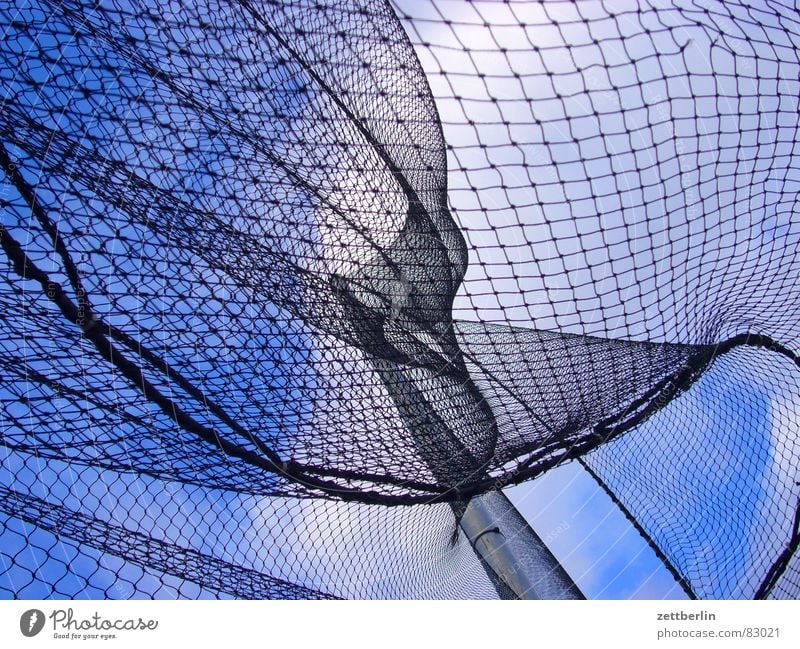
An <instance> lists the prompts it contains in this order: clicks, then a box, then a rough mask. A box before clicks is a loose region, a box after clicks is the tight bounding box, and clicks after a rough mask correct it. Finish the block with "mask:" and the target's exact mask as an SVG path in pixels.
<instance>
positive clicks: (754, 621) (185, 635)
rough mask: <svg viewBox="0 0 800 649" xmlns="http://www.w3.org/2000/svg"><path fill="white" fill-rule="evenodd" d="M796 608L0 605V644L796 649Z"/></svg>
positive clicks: (722, 604) (139, 648)
mask: <svg viewBox="0 0 800 649" xmlns="http://www.w3.org/2000/svg"><path fill="white" fill-rule="evenodd" d="M798 614H800V606H798V604H797V602H737V601H730V602H728V601H714V602H671V601H625V602H610V601H606V602H602V601H601V602H580V601H576V602H551V601H542V602H474V601H467V602H281V601H277V602H260V601H221V602H214V601H205V602H203V601H201V602H188V601H178V602H173V601H158V602H152V601H74V602H73V601H59V602H52V601H48V602H42V601H15V602H9V601H7V602H0V646H2V647H45V646H47V647H50V646H56V647H62V648H64V649H68V648H70V647H78V646H80V647H96V646H108V647H114V648H117V649H122V648H123V647H135V648H136V649H143V648H145V649H149V648H150V647H162V646H169V647H176V648H178V647H187V646H193V645H197V646H201V647H219V648H220V649H233V648H236V649H238V648H239V647H252V646H257V647H275V646H281V647H286V646H293V647H294V646H297V647H302V648H306V647H308V648H310V647H315V646H318V647H323V648H324V649H334V648H337V647H342V648H343V649H344V648H346V649H355V648H358V647H365V648H367V647H368V648H369V649H376V648H382V647H400V646H406V647H408V646H409V645H410V646H411V647H415V648H416V647H432V646H434V644H433V643H437V644H442V646H444V647H465V648H467V647H468V648H470V649H473V648H476V649H479V648H484V647H485V648H487V649H501V648H502V647H506V646H512V645H513V646H515V647H520V646H522V647H528V646H529V647H531V648H533V647H537V648H539V647H563V646H564V643H567V646H581V643H585V646H595V647H596V646H600V647H604V646H623V647H625V646H635V647H682V646H704V645H707V646H716V647H726V648H727V647H753V648H756V647H758V648H761V647H776V648H777V647H793V648H794V647H798V646H800V634H798V627H799V626H800V625H799V624H798ZM254 643H257V644H254Z"/></svg>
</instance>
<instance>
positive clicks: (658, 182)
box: [0, 0, 800, 598]
mask: <svg viewBox="0 0 800 649" xmlns="http://www.w3.org/2000/svg"><path fill="white" fill-rule="evenodd" d="M623 4H624V3H623ZM607 5H608V3H605V4H604V3H601V2H589V1H587V2H579V3H575V4H573V3H571V2H570V3H566V2H563V3H562V2H547V3H539V2H522V1H520V2H515V1H507V2H502V3H501V2H470V3H467V2H460V1H458V2H457V1H455V0H408V1H407V2H406V1H405V0H404V1H402V2H400V1H398V2H395V3H394V4H391V5H390V4H384V3H382V2H366V1H364V2H360V1H357V0H337V1H334V0H328V1H327V2H301V1H296V0H292V1H291V2H269V1H265V0H259V1H257V2H256V1H252V2H251V1H247V0H240V1H239V2H233V3H228V2H208V1H205V2H159V3H156V2H135V1H129V2H126V1H122V0H113V1H112V0H109V1H107V2H98V3H94V2H78V1H68V0H66V1H58V2H46V1H44V0H41V1H37V2H27V1H26V2H23V3H18V2H16V3H11V2H7V1H0V14H1V15H2V23H1V24H2V25H3V39H2V42H1V43H0V52H2V67H0V75H2V88H3V91H2V93H3V94H2V100H1V101H2V106H0V108H1V110H0V167H2V170H3V175H4V182H3V185H2V190H1V191H2V196H0V199H2V214H3V222H2V228H1V229H0V235H1V237H2V247H3V252H4V254H3V264H4V267H3V285H2V289H0V300H2V310H1V311H0V318H2V329H0V332H1V333H0V350H2V354H0V377H1V378H2V387H1V388H0V402H2V413H3V415H2V429H1V430H0V435H2V437H0V442H1V443H2V448H3V462H4V465H3V471H2V473H1V474H0V475H1V476H2V483H0V559H2V561H3V565H4V568H5V571H4V574H3V576H2V577H0V592H3V593H5V594H7V595H14V596H18V597H80V596H88V597H101V596H102V597H141V596H144V597H175V596H181V597H210V596H220V597H224V596H234V597H257V598H267V597H279V598H309V597H466V596H469V597H496V596H497V594H498V592H499V593H500V594H501V595H503V594H504V593H503V592H502V590H498V589H497V587H496V584H495V583H494V582H493V581H492V579H491V578H490V577H489V576H487V571H486V569H485V567H484V566H483V565H482V564H481V562H480V561H479V560H478V558H477V556H476V554H475V553H474V551H473V550H472V547H471V546H470V544H469V542H468V541H467V540H466V538H465V537H464V535H463V533H462V532H460V531H459V527H458V523H457V518H458V516H459V515H460V514H461V513H462V511H463V508H464V503H466V502H467V501H468V499H469V498H471V497H475V496H479V495H480V494H483V493H485V492H487V491H490V490H494V489H498V488H502V487H504V486H506V485H510V484H514V483H519V482H521V481H523V480H527V479H532V478H535V477H536V476H538V475H541V474H542V473H543V472H544V471H547V470H548V469H551V468H553V467H555V466H557V465H559V464H562V463H564V462H567V461H569V460H574V459H577V460H578V461H580V462H581V463H582V464H583V466H585V467H586V470H587V471H589V472H590V473H591V474H592V475H593V476H594V477H595V478H596V480H597V481H598V482H599V483H600V485H601V486H602V487H603V488H604V489H606V490H607V491H608V493H609V494H610V495H611V496H612V498H613V499H614V500H615V502H616V503H617V504H618V505H619V507H620V508H621V509H622V510H623V511H624V512H625V513H626V515H627V516H628V517H629V518H630V520H631V522H632V524H633V525H635V526H636V528H637V529H638V530H639V531H640V532H641V533H642V534H643V535H644V536H645V537H646V538H647V539H648V540H649V542H650V543H651V544H652V546H653V548H654V549H655V550H656V551H657V552H658V554H659V556H660V557H661V558H662V560H663V561H664V563H665V565H666V566H667V567H668V568H669V569H670V570H671V571H672V572H673V573H674V574H675V576H676V577H677V578H678V580H679V581H680V582H681V583H682V584H683V585H684V587H685V589H686V590H687V591H688V592H689V593H690V594H691V595H696V596H700V597H770V596H771V597H796V596H797V595H798V588H799V587H800V582H799V581H798V577H797V560H798V559H797V555H796V548H797V544H798V541H800V531H799V530H798V514H797V511H798V497H799V495H800V483H798V482H797V471H796V467H797V463H798V450H800V449H798V441H800V440H798V428H797V407H796V404H798V403H799V402H798V399H800V384H798V378H799V376H798V371H797V370H798V359H797V356H796V355H795V350H796V349H797V341H798V333H800V332H799V331H798V318H797V316H798V309H799V308H800V300H799V299H798V298H800V283H798V281H797V273H798V265H797V262H796V261H795V259H796V255H795V253H796V249H797V246H798V242H799V241H800V229H799V228H798V222H797V219H796V218H795V212H796V210H797V201H798V191H800V165H799V164H798V159H797V153H796V147H797V145H796V142H797V141H798V97H800V81H798V79H799V78H800V57H799V56H798V46H800V19H798V15H797V13H796V11H795V10H794V9H793V8H791V7H789V6H786V5H782V4H780V3H761V2H759V3H757V4H754V5H748V4H746V3H742V4H737V3H731V2H725V3H719V2H711V1H710V0H708V1H705V0H704V1H702V2H697V3H691V2H686V3H683V2H675V3H663V2H653V3H652V4H651V5H650V4H646V3H640V4H639V5H638V6H634V5H632V4H631V5H630V6H628V5H627V4H625V6H624V7H622V8H621V9H619V10H614V9H613V8H611V7H608V6H607Z"/></svg>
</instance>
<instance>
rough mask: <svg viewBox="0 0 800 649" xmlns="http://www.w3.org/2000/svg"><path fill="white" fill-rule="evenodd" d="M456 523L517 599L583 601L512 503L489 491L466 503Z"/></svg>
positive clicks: (559, 565) (481, 557)
mask: <svg viewBox="0 0 800 649" xmlns="http://www.w3.org/2000/svg"><path fill="white" fill-rule="evenodd" d="M459 524H460V525H461V529H462V530H463V532H464V534H465V535H466V537H467V538H468V539H469V542H470V543H471V544H472V547H473V548H474V550H475V553H476V554H477V555H478V557H480V559H481V561H482V563H483V564H484V566H485V567H486V566H488V567H489V568H490V569H491V570H492V571H493V572H494V574H495V575H496V576H497V578H498V580H499V581H500V582H502V583H503V584H504V585H505V586H506V587H507V588H508V589H509V590H510V591H511V592H512V593H513V594H514V595H515V596H516V597H517V598H519V599H584V597H583V594H582V593H581V591H580V590H579V589H578V587H577V586H576V585H575V582H573V581H572V578H571V577H570V576H569V575H568V574H567V572H566V570H564V568H563V567H562V566H561V564H560V563H559V562H558V560H557V559H556V558H555V556H553V553H552V552H550V549H549V548H548V547H547V546H546V545H545V543H544V541H542V539H541V538H539V536H538V535H537V534H536V532H534V531H533V529H532V528H531V526H530V525H528V523H527V521H526V520H525V519H524V518H523V517H522V515H521V514H520V513H519V511H517V509H516V507H514V505H513V504H512V503H511V501H510V500H509V499H508V498H507V497H506V496H505V494H503V493H502V492H500V491H491V492H489V493H486V494H483V495H481V496H476V497H475V498H473V499H472V500H470V501H469V504H468V505H467V507H466V509H465V510H464V513H463V514H462V516H461V518H460V520H459Z"/></svg>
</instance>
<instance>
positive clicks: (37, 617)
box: [19, 608, 44, 638]
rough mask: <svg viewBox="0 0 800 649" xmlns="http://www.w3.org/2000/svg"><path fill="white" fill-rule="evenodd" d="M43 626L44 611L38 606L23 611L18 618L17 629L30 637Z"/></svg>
mask: <svg viewBox="0 0 800 649" xmlns="http://www.w3.org/2000/svg"><path fill="white" fill-rule="evenodd" d="M43 628H44V613H42V612H41V611H40V610H39V609H38V608H32V609H30V610H29V611H25V612H24V613H23V614H22V615H21V616H20V618H19V630H20V631H22V635H24V636H26V637H28V638H32V637H33V636H35V635H36V634H37V633H39V631H41V630H42V629H43Z"/></svg>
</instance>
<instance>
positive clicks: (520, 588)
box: [332, 276, 583, 599]
mask: <svg viewBox="0 0 800 649" xmlns="http://www.w3.org/2000/svg"><path fill="white" fill-rule="evenodd" d="M332 283H333V285H334V287H335V291H336V293H337V294H338V295H339V297H340V298H341V300H342V305H343V306H345V307H349V309H348V310H349V311H350V313H348V316H349V317H348V318H347V320H348V321H349V324H350V325H351V327H352V330H353V333H354V334H356V335H361V337H362V349H363V351H364V353H365V354H366V356H367V358H368V359H369V361H370V362H371V364H372V366H373V368H374V369H375V370H376V372H377V373H378V375H379V376H380V377H381V379H382V381H383V383H384V385H385V386H386V389H387V391H388V393H389V394H390V395H391V397H392V399H393V401H394V403H395V406H396V407H397V410H398V412H399V414H400V416H401V417H402V418H403V420H404V421H405V423H406V425H407V426H408V428H409V429H410V430H411V431H412V432H413V433H414V437H413V439H414V443H415V444H416V446H417V452H418V453H419V455H420V456H421V457H422V458H423V459H424V460H425V462H426V464H427V465H428V467H429V468H430V469H431V471H432V473H433V474H434V476H435V477H436V479H437V480H439V481H440V482H441V483H442V484H452V485H457V484H459V482H460V481H461V479H462V478H463V475H464V474H465V473H471V474H472V475H473V476H477V475H478V474H479V473H480V469H479V467H478V463H477V461H476V460H474V459H471V454H470V453H469V451H468V450H467V449H466V448H465V446H464V444H463V443H462V441H461V440H460V438H459V436H458V435H456V434H455V433H454V430H455V429H457V428H458V427H459V426H460V425H462V424H463V423H464V422H465V421H473V424H474V425H481V423H482V419H481V417H479V416H476V411H477V410H478V409H479V408H488V406H486V405H485V404H481V402H480V401H479V400H475V401H472V400H471V399H470V398H468V396H465V395H464V391H465V390H466V389H467V386H468V385H470V381H469V378H468V377H467V376H466V375H465V377H464V378H463V379H462V380H455V379H454V378H453V377H451V376H449V375H448V374H447V373H442V374H438V373H436V372H432V373H430V372H426V370H425V369H424V368H418V367H417V368H415V367H408V366H404V365H403V364H402V363H398V362H397V361H396V360H394V359H391V360H390V358H385V357H383V356H384V353H385V351H384V350H380V349H374V353H370V352H371V351H373V349H372V348H373V347H375V346H376V345H380V344H381V343H382V342H383V341H381V339H380V338H379V337H378V336H376V334H375V331H376V322H375V321H376V317H375V315H374V313H373V311H372V309H371V308H370V307H369V306H368V304H369V299H368V296H366V295H364V297H363V299H360V298H361V296H362V294H363V292H364V289H363V287H359V286H357V285H355V284H353V283H351V282H349V281H348V280H347V279H346V278H343V277H339V276H334V277H333V278H332ZM376 292H377V291H376ZM406 297H407V296H406ZM409 330H411V328H409ZM393 333H394V334H395V336H396V337H398V338H400V337H402V336H405V337H406V338H408V339H409V340H408V341H406V342H407V343H408V344H409V346H410V347H412V348H413V344H414V343H415V344H419V341H417V340H416V339H415V338H413V336H410V334H409V333H408V331H406V330H404V329H403V328H402V327H398V328H396V330H395V331H394V332H393ZM445 342H446V341H445ZM451 342H452V345H453V346H455V347H457V344H456V343H455V340H454V339H453V340H452V341H451ZM383 344H385V342H384V343H383ZM395 344H397V343H395ZM464 372H465V373H466V369H464ZM420 383H422V385H424V386H425V388H422V387H420ZM429 400H431V401H433V402H434V403H436V402H443V403H447V402H449V403H459V404H462V409H461V410H460V411H455V410H454V411H452V412H449V411H448V410H447V409H444V410H443V411H441V412H439V411H438V410H437V409H435V408H431V407H430V403H429ZM478 414H480V413H478ZM489 416H490V417H491V414H490V413H489ZM475 422H477V424H475ZM455 458H458V460H459V461H458V462H454V459H455ZM470 462H473V463H474V464H475V466H474V468H472V469H465V465H468V464H469V463H470ZM487 477H488V476H487ZM451 507H452V509H453V512H454V514H455V516H456V519H457V520H458V521H459V525H460V526H461V530H462V531H463V532H464V534H465V535H466V537H467V539H469V542H470V544H471V545H472V547H473V549H474V550H475V553H476V554H477V557H478V559H479V560H480V562H481V565H482V566H483V569H484V571H485V572H486V574H487V577H488V578H489V580H490V581H491V582H492V585H493V586H494V587H495V590H496V591H497V594H498V595H499V596H500V597H517V598H519V599H583V595H582V594H581V592H580V591H579V590H578V587H577V586H576V585H575V584H574V582H573V581H572V579H571V578H570V577H569V575H568V574H567V573H566V571H565V570H564V569H563V568H562V567H561V565H560V564H559V563H558V561H557V560H556V558H555V557H554V556H553V554H552V553H551V552H550V550H549V549H548V548H547V546H546V545H545V544H544V542H543V541H542V540H541V539H540V538H539V536H538V535H537V534H536V532H534V531H533V529H531V527H530V525H528V523H527V521H525V519H524V518H523V517H522V515H521V514H520V513H519V512H518V511H517V510H516V508H515V507H514V505H512V504H511V501H509V500H508V498H506V496H505V495H504V494H503V493H501V492H499V491H494V492H489V493H486V494H482V495H480V496H476V497H474V498H472V499H471V500H470V501H469V502H466V501H459V502H454V503H451Z"/></svg>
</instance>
